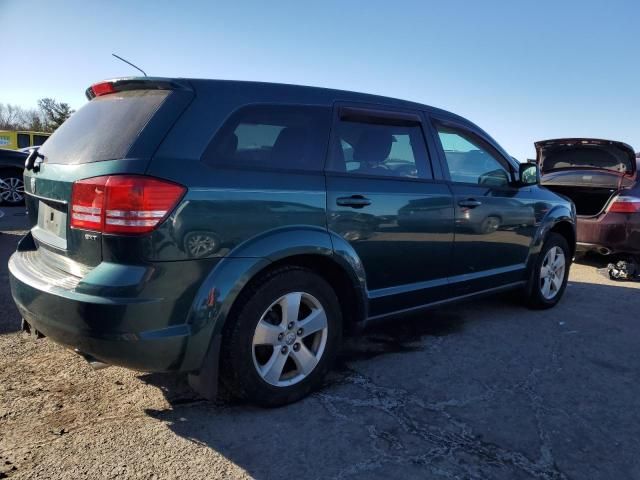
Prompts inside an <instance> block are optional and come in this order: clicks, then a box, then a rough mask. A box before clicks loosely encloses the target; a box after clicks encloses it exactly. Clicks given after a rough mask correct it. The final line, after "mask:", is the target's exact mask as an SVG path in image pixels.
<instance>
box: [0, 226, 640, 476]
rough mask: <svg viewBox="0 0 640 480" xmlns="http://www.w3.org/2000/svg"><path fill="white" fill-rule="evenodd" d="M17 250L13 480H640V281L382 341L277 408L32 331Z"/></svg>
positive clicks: (411, 321)
mask: <svg viewBox="0 0 640 480" xmlns="http://www.w3.org/2000/svg"><path fill="white" fill-rule="evenodd" d="M0 228H1V226H0ZM18 238H19V237H18V236H17V235H15V234H10V233H6V232H5V233H3V234H0V304H1V307H0V312H2V315H1V318H0V352H1V353H2V355H1V358H0V478H4V477H10V478H11V479H12V480H13V479H18V478H34V479H36V478H37V479H44V478H56V479H81V478H87V479H102V478H140V479H152V478H157V479H161V478H162V479H165V478H166V479H173V478H185V479H199V478H208V479H211V478H258V479H270V478H281V477H285V476H288V477H294V478H310V479H311V478H323V479H324V478H344V479H365V478H366V479H378V478H379V479H385V480H386V479H389V478H445V479H447V478H459V479H480V478H492V479H493V478H496V479H509V480H512V479H524V478H539V479H565V478H574V479H592V478H593V479H596V478H598V479H634V478H640V457H639V456H638V452H640V395H639V393H640V386H639V384H640V382H639V375H638V366H639V365H640V349H638V340H639V339H640V325H639V319H640V317H639V316H638V313H637V312H638V311H639V310H640V290H639V288H640V283H614V282H611V281H609V280H608V279H605V278H604V277H603V276H602V275H600V274H598V273H597V272H596V269H595V266H597V265H598V260H596V261H595V262H591V263H590V264H576V265H574V267H573V269H572V272H571V278H570V284H569V287H568V289H567V292H566V295H565V298H564V299H563V301H562V302H561V304H560V305H559V306H558V307H557V308H555V309H553V310H551V311H545V312H534V311H529V310H526V309H524V308H522V307H520V306H518V305H517V304H515V303H514V302H513V301H512V300H511V299H510V298H509V297H508V296H503V297H498V298H489V299H485V300H481V301H475V302H473V303H471V302H469V303H465V304H460V305H456V306H451V307H447V308H443V309H439V310H435V311H430V312H428V313H423V314H421V315H418V316H413V317H409V318H406V319H404V320H403V321H400V320H397V321H392V322H389V323H387V324H385V325H384V326H380V327H377V328H376V329H375V330H372V331H370V332H368V333H367V334H366V335H365V336H364V337H361V338H359V339H357V340H352V341H350V342H349V343H348V344H347V345H346V347H345V349H344V353H343V355H342V357H341V359H340V361H339V362H338V365H337V367H336V368H335V370H334V372H333V373H332V374H331V375H330V377H329V378H328V380H327V382H326V385H325V387H324V388H323V389H322V390H321V391H319V392H317V393H315V394H314V395H312V396H311V397H310V398H307V399H306V400H304V401H302V402H299V403H297V404H295V405H291V406H288V407H284V408H280V409H274V410H263V409H259V408H255V407H251V406H246V405H240V404H236V403H232V402H231V403H230V402H219V403H217V404H212V403H208V402H205V401H202V400H200V399H199V398H198V397H197V396H196V395H195V394H193V393H191V392H190V391H189V389H188V387H187V386H186V383H185V381H184V379H182V378H180V377H178V376H171V375H157V374H144V373H136V372H131V371H127V370H124V369H121V368H115V367H112V368H108V369H106V370H101V371H93V370H91V368H90V367H89V366H88V365H87V364H86V363H84V361H83V360H82V359H80V358H79V357H78V356H76V355H75V354H73V353H72V352H70V351H68V350H65V349H64V348H62V347H60V346H57V345H55V344H53V343H52V342H49V341H48V340H46V339H42V340H35V339H33V338H31V337H29V336H27V335H25V334H21V333H19V332H18V328H19V318H18V314H17V312H16V310H15V308H14V307H13V304H12V303H11V299H10V294H9V289H8V280H7V271H6V261H7V258H8V256H9V254H10V252H11V251H12V250H13V249H14V248H15V245H16V243H17V240H18ZM600 263H602V260H600ZM600 266H601V265H600Z"/></svg>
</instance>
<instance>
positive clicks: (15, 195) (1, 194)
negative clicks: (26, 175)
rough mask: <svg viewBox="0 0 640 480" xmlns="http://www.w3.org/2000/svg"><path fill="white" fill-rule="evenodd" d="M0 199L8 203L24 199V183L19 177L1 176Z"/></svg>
mask: <svg viewBox="0 0 640 480" xmlns="http://www.w3.org/2000/svg"><path fill="white" fill-rule="evenodd" d="M0 200H1V201H3V202H6V203H11V204H14V203H20V202H22V201H23V200H24V183H23V182H22V179H21V178H18V177H4V178H0Z"/></svg>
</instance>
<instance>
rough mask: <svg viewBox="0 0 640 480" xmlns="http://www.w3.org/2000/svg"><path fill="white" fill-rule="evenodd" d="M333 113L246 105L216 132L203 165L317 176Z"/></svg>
mask: <svg viewBox="0 0 640 480" xmlns="http://www.w3.org/2000/svg"><path fill="white" fill-rule="evenodd" d="M330 123H331V109H330V108H329V107H321V106H307V105H248V106H245V107H242V108H240V109H239V110H237V111H236V112H235V113H233V114H232V115H231V116H230V117H229V119H228V120H227V121H226V122H225V123H224V125H223V126H222V127H221V128H220V130H219V131H218V132H217V133H216V135H215V136H214V138H213V140H212V141H211V143H210V144H209V146H208V147H207V149H206V151H205V153H204V155H203V157H202V160H203V161H204V162H205V163H206V164H208V165H212V166H216V165H218V166H228V167H245V168H252V167H254V168H266V169H276V170H279V169H287V170H307V171H321V170H322V168H323V165H324V159H325V154H326V149H327V143H328V139H329V127H330Z"/></svg>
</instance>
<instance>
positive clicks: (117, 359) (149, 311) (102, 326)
mask: <svg viewBox="0 0 640 480" xmlns="http://www.w3.org/2000/svg"><path fill="white" fill-rule="evenodd" d="M103 265H104V267H103V268H102V270H103V271H102V272H99V271H98V272H97V273H96V272H95V271H96V270H98V269H99V268H101V267H102V266H103ZM114 268H116V266H113V265H111V264H106V265H105V264H101V265H100V266H98V267H96V269H94V271H93V272H92V273H91V275H93V277H94V278H96V277H98V276H99V275H100V274H101V275H103V276H105V275H106V276H108V275H109V273H108V271H109V269H111V270H113V269H114ZM128 268H129V269H132V271H131V272H127V271H126V269H128ZM140 268H141V267H139V266H131V267H127V266H122V265H119V266H117V269H118V270H117V272H116V274H117V275H118V276H123V275H124V276H127V273H129V276H130V278H133V279H139V278H142V280H141V281H142V282H143V283H144V282H147V283H148V282H149V276H148V275H144V272H143V274H142V275H140V273H141V272H139V271H138V270H139V269H140ZM53 275H57V277H56V278H52V276H53ZM87 277H88V276H87ZM160 277H164V275H160ZM174 278H175V277H174ZM85 279H86V277H85ZM9 280H10V284H11V294H12V296H13V299H14V301H15V303H16V305H17V307H18V310H19V311H20V313H21V315H22V316H23V317H24V318H25V320H26V321H27V322H28V323H29V324H30V325H31V326H32V327H33V328H35V329H37V330H38V331H40V332H42V333H43V334H44V335H46V336H47V337H49V338H50V339H51V340H53V341H55V342H56V343H60V344H62V345H65V346H67V347H69V348H72V349H74V350H77V351H78V352H81V353H84V354H88V355H90V356H92V357H95V358H96V359H97V360H99V361H101V362H104V363H107V364H112V365H119V366H123V367H127V368H132V369H135V370H143V371H192V370H195V369H197V368H199V366H200V364H199V363H198V362H199V361H201V359H202V357H203V356H204V354H205V351H202V352H200V351H194V348H196V347H194V342H193V341H192V340H193V337H194V334H193V329H192V327H191V326H190V325H188V324H185V323H178V322H176V319H177V318H180V319H182V321H184V320H185V319H186V318H187V311H188V308H189V305H187V306H186V308H185V305H184V304H181V302H179V301H178V299H171V298H170V297H169V298H167V297H165V296H160V295H158V296H157V297H155V298H149V297H144V296H143V295H144V292H149V291H155V292H156V293H159V290H161V289H159V288H158V285H157V284H156V285H153V287H152V288H144V286H143V285H141V284H138V288H133V289H132V291H136V292H137V295H136V296H127V295H125V294H123V293H127V291H128V290H127V289H126V288H125V289H123V288H122V286H119V287H118V288H117V289H116V291H114V292H111V293H113V295H106V294H105V293H107V290H108V288H107V287H105V288H103V289H102V290H103V291H102V292H101V293H100V295H98V294H90V293H84V292H87V291H92V290H93V291H99V290H100V289H99V288H98V287H97V286H96V285H95V284H94V285H91V284H89V283H88V282H87V283H85V282H84V279H78V278H75V277H71V276H70V275H68V274H66V273H64V272H56V273H54V272H51V271H47V272H44V274H43V272H42V271H38V270H37V269H36V268H35V266H34V261H33V252H20V251H18V252H16V253H14V254H13V255H12V256H11V258H10V259H9ZM111 288H112V287H111ZM173 288H174V290H175V289H176V287H175V283H174V287H173ZM140 290H142V295H141V294H140ZM187 290H188V289H187ZM178 293H180V292H178ZM115 294H120V295H119V296H118V295H115ZM196 343H197V344H198V345H201V343H202V342H196ZM197 348H198V349H199V350H203V349H202V347H201V346H200V347H197Z"/></svg>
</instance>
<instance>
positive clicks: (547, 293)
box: [525, 232, 571, 309]
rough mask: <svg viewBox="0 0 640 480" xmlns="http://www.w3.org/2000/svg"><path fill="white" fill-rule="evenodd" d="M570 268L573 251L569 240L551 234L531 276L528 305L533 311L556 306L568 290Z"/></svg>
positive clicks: (528, 288) (526, 294)
mask: <svg viewBox="0 0 640 480" xmlns="http://www.w3.org/2000/svg"><path fill="white" fill-rule="evenodd" d="M570 267H571V250H570V249H569V244H568V243H567V240H566V239H565V238H564V237H563V236H562V235H560V234H558V233H554V232H551V233H549V235H548V236H547V238H546V240H545V242H544V244H543V245H542V249H541V250H540V253H539V255H538V257H537V258H536V261H535V263H534V265H533V267H532V268H533V270H532V271H531V272H530V274H529V282H528V284H527V287H526V289H525V303H526V305H527V306H528V307H529V308H533V309H545V308H551V307H553V306H555V305H556V304H557V303H558V302H559V301H560V299H561V298H562V295H563V294H564V291H565V289H566V288H567V280H568V278H569V268H570Z"/></svg>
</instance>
